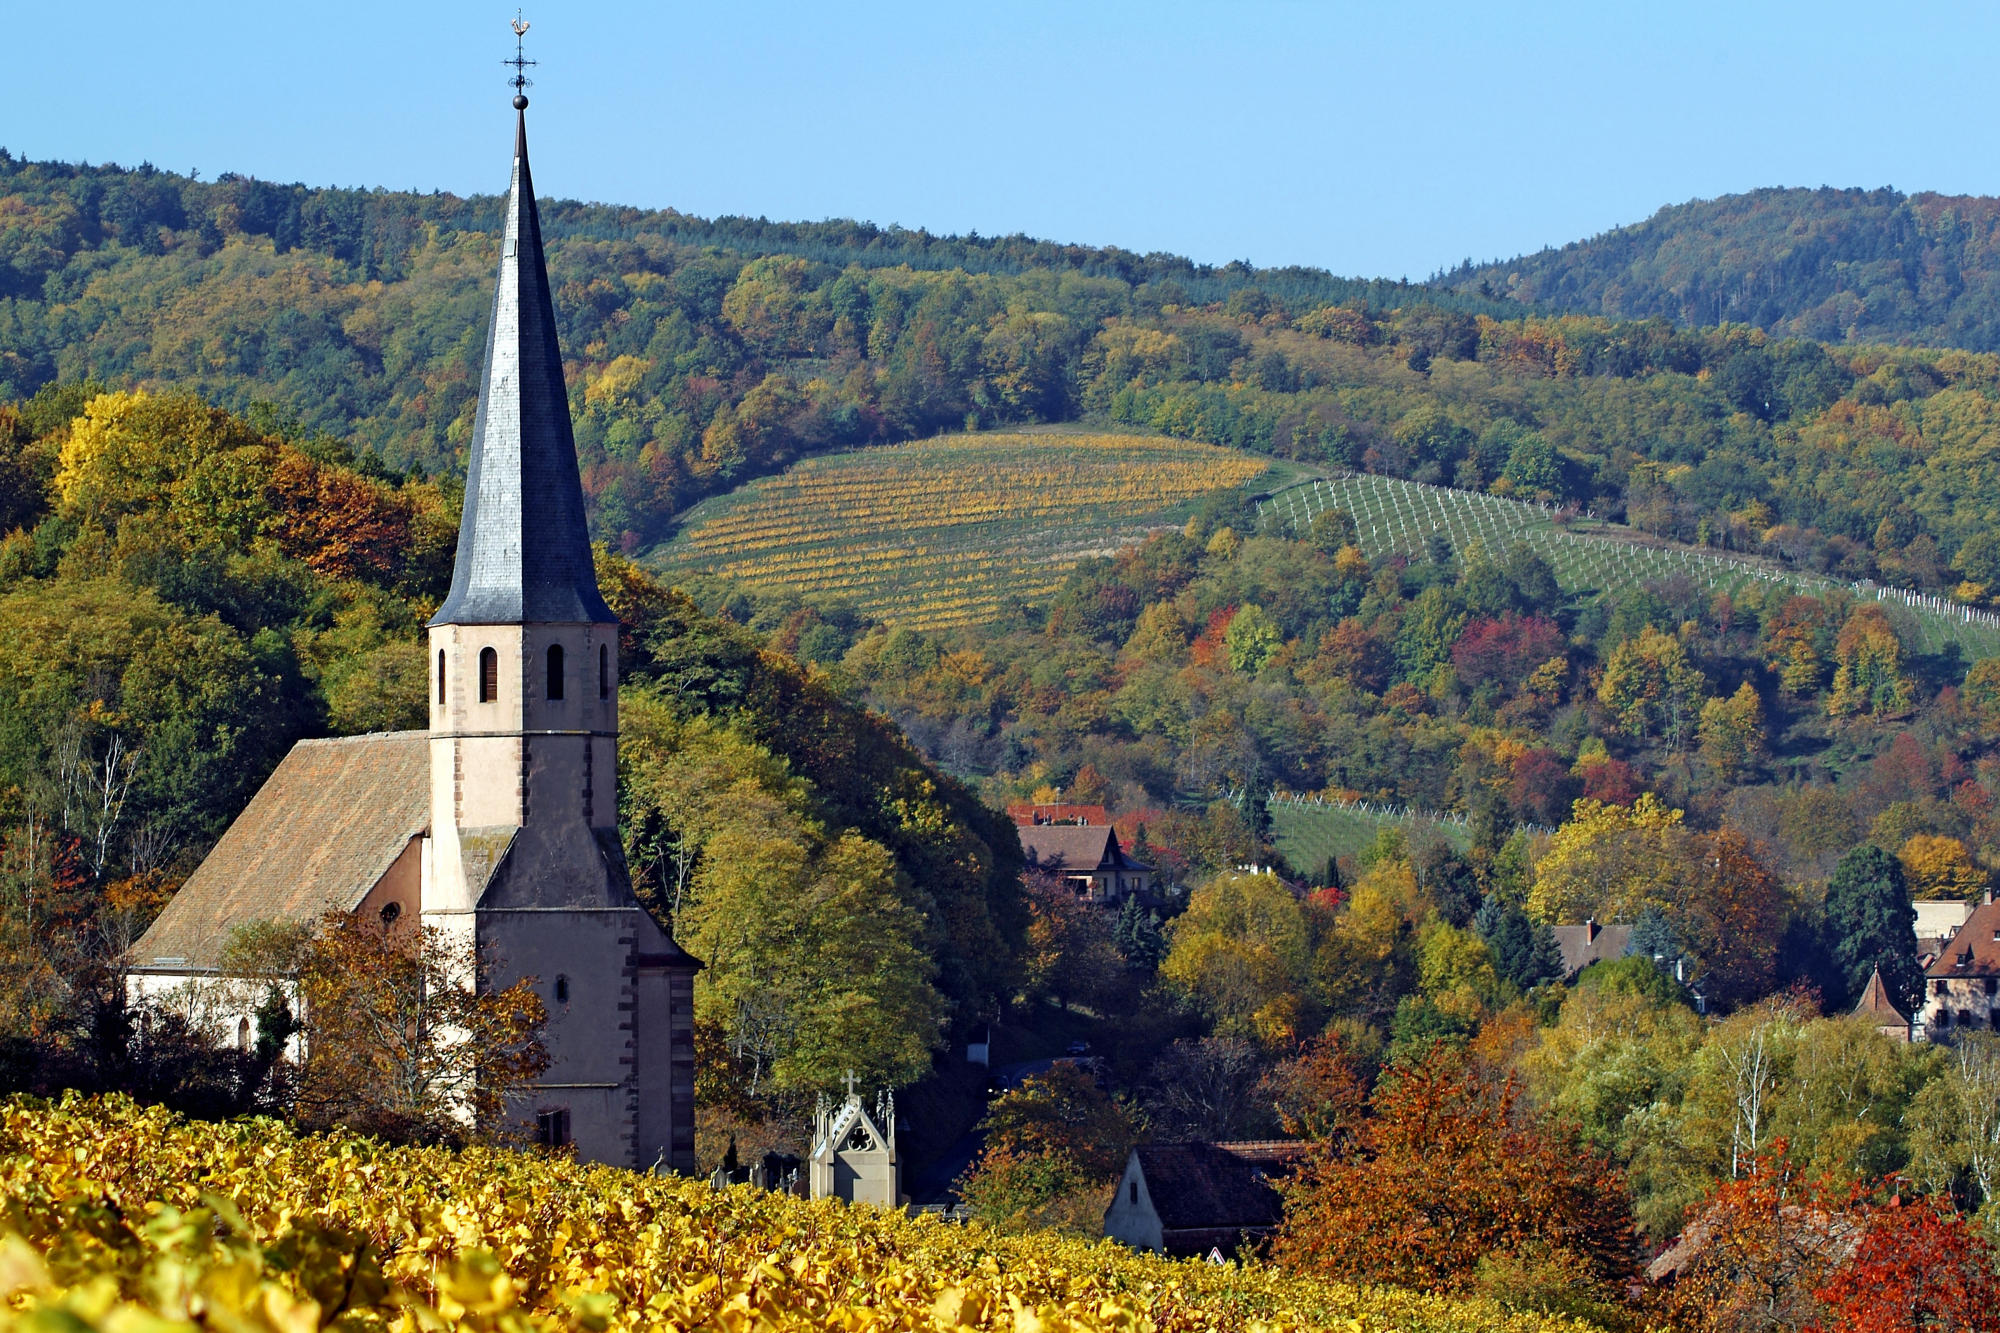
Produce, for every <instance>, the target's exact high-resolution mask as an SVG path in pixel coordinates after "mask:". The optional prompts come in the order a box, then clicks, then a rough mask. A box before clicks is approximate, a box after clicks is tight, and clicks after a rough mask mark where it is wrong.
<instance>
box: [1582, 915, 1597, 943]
mask: <svg viewBox="0 0 2000 1333" xmlns="http://www.w3.org/2000/svg"><path fill="white" fill-rule="evenodd" d="M1583 942H1584V943H1585V944H1595V943H1597V918H1596V917H1594V916H1587V917H1585V918H1584V919H1583Z"/></svg>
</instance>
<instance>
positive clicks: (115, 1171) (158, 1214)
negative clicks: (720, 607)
mask: <svg viewBox="0 0 2000 1333" xmlns="http://www.w3.org/2000/svg"><path fill="white" fill-rule="evenodd" d="M0 1142H3V1143H4V1144H5V1154H4V1156H0V1192H4V1198H5V1206H4V1216H0V1229H4V1237H0V1293H4V1296H5V1299H4V1302H0V1333H15V1330H21V1331H22V1333H85V1331H86V1330H102V1331H103V1333H177V1331H178V1330H186V1329H193V1328H205V1329H212V1330H217V1331H218V1333H318V1331H319V1330H321V1329H337V1330H341V1331H342V1333H365V1331H367V1330H377V1329H380V1330H394V1333H439V1331H441V1330H445V1329H464V1330H470V1331H472V1333H557V1331H564V1333H623V1331H624V1330H638V1329H662V1330H666V1329H716V1330H731V1331H732V1333H734V1331H737V1330H742V1331H744V1333H747V1331H748V1330H753V1329H754V1330H772V1331H773V1333H778V1331H782V1330H808V1329H812V1330H819V1329H839V1330H849V1331H852V1333H859V1331H860V1330H884V1331H887V1330H905V1329H908V1330H933V1329H949V1328H985V1329H1012V1330H1017V1331H1019V1333H1034V1331H1038V1330H1039V1331H1045V1333H1059V1331H1066V1330H1077V1331H1078V1333H1082V1331H1083V1330H1119V1331H1120V1333H1142V1331H1146V1330H1154V1331H1157V1333H1183V1331H1185V1333H1194V1331H1195V1330H1218V1331H1219V1330H1223V1329H1231V1330H1234V1329H1262V1330H1268V1331H1269V1333H1282V1331H1289V1330H1304V1329H1332V1330H1341V1333H1378V1331H1382V1330H1389V1329H1399V1330H1405V1331H1406V1333H1420V1331H1423V1330H1431V1331H1434V1333H1448V1331H1451V1330H1459V1329H1465V1330H1471V1329H1482V1330H1486V1329H1494V1330H1502V1331H1503V1333H1543V1331H1544V1330H1551V1331H1553V1330H1569V1329H1575V1328H1580V1327H1581V1326H1578V1325H1573V1324H1571V1323H1569V1322H1568V1321H1566V1320H1556V1319H1548V1318H1544V1317H1541V1316H1537V1315H1529V1314H1517V1313H1509V1312H1507V1311H1504V1310H1502V1309H1500V1308H1499V1307H1497V1306H1493V1305H1490V1304H1483V1303H1478V1302H1454V1301H1448V1300H1444V1299H1440V1298H1434V1297H1427V1296H1419V1295H1414V1294H1410V1293H1405V1292H1395V1291H1386V1290H1363V1289H1357V1288H1353V1287H1347V1286H1341V1285H1338V1284H1332V1283H1326V1282H1319V1281H1312V1280H1305V1279H1298V1278H1292V1277H1288V1276H1286V1275H1284V1274H1282V1273H1279V1272H1277V1271H1276V1270H1273V1269H1270V1268H1268V1267H1265V1266H1262V1265H1259V1264H1254V1263H1252V1264H1247V1265H1243V1266H1240V1267H1239V1266H1234V1265H1229V1266H1213V1267H1211V1266H1208V1265H1203V1264H1198V1263H1175V1262H1169V1261H1167V1260H1163V1259H1157V1258H1153V1257H1150V1256H1143V1255H1136V1254H1133V1253H1131V1252H1129V1251H1126V1250H1124V1249H1121V1248H1120V1247H1118V1246H1116V1245H1115V1244H1113V1243H1111V1242H1102V1243H1098V1244H1086V1243H1083V1242H1080V1241H1075V1240H1056V1239H1052V1238H1044V1237H1032V1236H1031V1237H1002V1236H999V1235H996V1234H994V1233H993V1232H990V1231H987V1230H985V1229H984V1228H981V1227H977V1226H953V1225H950V1224H947V1223H943V1222H939V1221H935V1220H929V1219H914V1220H912V1219H906V1218H903V1217H900V1216H898V1215H895V1214H890V1213H883V1212H881V1211H878V1210H875V1209H872V1208H866V1207H854V1208H848V1207H844V1206H842V1205H839V1204H837V1203H833V1202H820V1203H805V1202H801V1201H799V1200H796V1199H791V1198H788V1197H783V1196H779V1195H774V1194H768V1193H764V1192H761V1191H755V1190H751V1189H749V1188H737V1189H733V1190H728V1191H725V1192H720V1193H717V1192H712V1191H710V1190H709V1189H708V1188H707V1186H706V1185H704V1184H702V1183H700V1182H695V1181H689V1180H684V1179H671V1178H662V1177H652V1176H643V1175H636V1174H633V1173H631V1172H626V1171H620V1170H616V1169H612V1168H608V1167H587V1166H579V1165H576V1164H574V1163H570V1162H565V1161H559V1160H553V1159H549V1158H546V1157H542V1156H537V1155H534V1154H529V1153H520V1152H508V1151H502V1150H495V1149H473V1150H468V1151H465V1152H460V1153H453V1152H449V1151H446V1150H443V1149H435V1148H404V1147H386V1146H383V1145H381V1144H378V1143H376V1142H374V1141H372V1140H368V1139H364V1138H360V1137H356V1136H352V1135H346V1134H331V1135H324V1136H311V1135H300V1134H295V1133H294V1132H292V1131H290V1130H288V1129H286V1128H284V1127H283V1126H281V1125H278V1124H275V1123H273V1122H270V1121H256V1120H252V1121H239V1122H233V1123H228V1124H203V1123H195V1122H189V1121H186V1120H182V1119H180V1118H178V1117H176V1116H174V1115H172V1114H170V1113H168V1112H166V1111H162V1110H159V1109H156V1108H141V1107H139V1106H137V1105H135V1104H134V1103H132V1102H130V1101H127V1100H123V1099H118V1098H107V1099H88V1098H81V1097H70V1098H67V1099H65V1100H64V1101H62V1102H61V1103H59V1104H53V1105H52V1104H49V1103H45V1102H35V1101H30V1100H26V1099H17V1100H14V1101H10V1102H7V1103H5V1104H0Z"/></svg>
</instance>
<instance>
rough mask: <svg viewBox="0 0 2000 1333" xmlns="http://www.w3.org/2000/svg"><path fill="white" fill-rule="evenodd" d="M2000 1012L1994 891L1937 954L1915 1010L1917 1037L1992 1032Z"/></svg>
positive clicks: (1999, 924)
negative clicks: (1995, 1019)
mask: <svg viewBox="0 0 2000 1333" xmlns="http://www.w3.org/2000/svg"><path fill="white" fill-rule="evenodd" d="M1996 1013H2000V904H1996V903H1995V902H1994V901H1993V897H1992V895H1991V894H1990V893H1989V894H1988V895H1987V899H1986V901H1985V902H1983V903H1981V904H1980V905H1979V906H1977V907H1975V908H1973V909H1972V911H1971V912H1970V913H1969V914H1968V915H1967V916H1966V919H1965V924H1964V925H1962V926H1960V927H1959V928H1958V930H1957V931H1956V932H1955V933H1954V934H1953V935H1952V936H1951V938H1950V939H1948V940H1946V941H1945V942H1944V945H1943V947H1942V950H1941V951H1940V952H1939V954H1938V956H1937V957H1936V958H1935V959H1933V960H1932V961H1931V964H1930V966H1928V967H1926V968H1925V969H1924V1003H1923V1008H1921V1009H1919V1010H1918V1011H1917V1014H1916V1021H1915V1033H1914V1035H1915V1036H1916V1037H1917V1039H1918V1040H1920V1041H1923V1040H1933V1039H1937V1038H1948V1037H1950V1036H1951V1034H1952V1033H1954V1032H1964V1031H1974V1032H1979V1031H1987V1032H1990V1031H1992V1030H1993V1028H1994V1016H1995V1014H1996Z"/></svg>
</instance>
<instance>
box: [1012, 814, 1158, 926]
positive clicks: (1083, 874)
mask: <svg viewBox="0 0 2000 1333" xmlns="http://www.w3.org/2000/svg"><path fill="white" fill-rule="evenodd" d="M1014 832H1015V833H1016V834H1018V835H1019V836H1020V839H1021V852H1022V855H1024V856H1026V857H1027V859H1028V864H1029V866H1030V867H1040V868H1042V869H1044V870H1050V869H1053V870H1055V871H1057V872H1058V873H1059V874H1061V875H1062V877H1063V878H1064V879H1065V880H1067V881H1068V882H1069V884H1070V885H1071V886H1072V887H1074V888H1075V889H1076V892H1077V896H1078V897H1080V898H1087V899H1089V900H1090V901H1091V902H1094V903H1099V904H1102V905H1104V906H1107V907H1116V906H1117V905H1118V904H1120V903H1122V902H1124V901H1125V900H1126V899H1127V898H1130V897H1134V896H1137V897H1140V898H1148V899H1150V898H1151V897H1152V896H1153V892H1154V888H1155V885H1156V883H1157V876H1156V875H1155V873H1154V870H1153V867H1151V866H1149V865H1146V864H1144V863H1143V862H1140V861H1135V860H1133V859H1132V858H1131V857H1130V856H1127V855H1126V854H1125V849H1124V848H1123V847H1122V846H1120V845H1119V842H1118V833H1117V831H1116V830H1115V829H1113V828H1112V827H1111V826H1110V825H1109V824H1017V825H1016V826H1015V828H1014Z"/></svg>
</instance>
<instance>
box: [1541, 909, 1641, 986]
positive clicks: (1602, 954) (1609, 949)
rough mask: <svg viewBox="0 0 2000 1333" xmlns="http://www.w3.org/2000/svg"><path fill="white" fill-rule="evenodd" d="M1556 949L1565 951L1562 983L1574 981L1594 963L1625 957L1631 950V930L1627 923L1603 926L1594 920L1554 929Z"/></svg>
mask: <svg viewBox="0 0 2000 1333" xmlns="http://www.w3.org/2000/svg"><path fill="white" fill-rule="evenodd" d="M1550 929H1551V930H1552V931H1554V932H1555V937H1556V948H1557V949H1559V950H1561V952H1562V961H1563V980H1565V981H1568V980H1571V979H1573V978H1574V977H1575V976H1576V974H1577V973H1579V972H1581V971H1583V969H1585V968H1586V967H1589V966H1590V965H1591V964H1592V963H1608V962H1612V961H1614V960H1616V959H1619V958H1623V957H1624V956H1625V955H1626V953H1627V952H1629V951H1630V949H1631V947H1632V927H1631V926H1630V925H1627V924H1626V923H1624V922H1612V923H1610V924H1600V923H1599V922H1597V921H1595V920H1588V921H1585V922H1584V923H1583V924H1582V925H1578V926H1551V927H1550Z"/></svg>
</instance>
